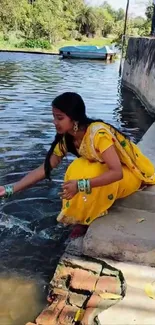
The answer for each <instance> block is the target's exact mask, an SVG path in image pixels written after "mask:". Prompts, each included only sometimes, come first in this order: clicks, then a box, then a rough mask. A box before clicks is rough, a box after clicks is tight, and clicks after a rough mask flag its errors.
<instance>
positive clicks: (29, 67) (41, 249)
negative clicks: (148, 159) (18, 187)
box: [0, 53, 153, 325]
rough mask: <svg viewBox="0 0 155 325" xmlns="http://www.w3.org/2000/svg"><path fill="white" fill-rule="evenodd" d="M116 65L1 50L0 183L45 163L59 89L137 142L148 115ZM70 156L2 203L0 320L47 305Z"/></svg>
mask: <svg viewBox="0 0 155 325" xmlns="http://www.w3.org/2000/svg"><path fill="white" fill-rule="evenodd" d="M118 68H119V62H115V63H112V64H105V63H104V62H97V61H96V62H91V61H75V60H73V61H72V60H70V61H69V60H61V59H60V58H58V57H55V56H49V55H46V56H45V55H33V54H15V53H0V184H1V185H2V184H6V183H12V182H14V181H16V180H19V179H20V178H21V177H22V176H23V175H25V173H27V172H28V171H29V170H32V169H33V168H36V167H37V166H39V165H40V164H41V163H42V162H43V160H44V157H45V154H46V151H47V150H48V148H49V145H50V143H51V141H52V139H53V136H54V133H55V129H54V126H53V125H52V123H51V122H52V115H51V105H50V104H51V101H52V99H53V98H54V97H55V96H56V95H58V94H60V93H62V92H64V91H70V90H71V91H76V92H78V93H80V94H81V95H82V96H83V98H84V100H85V103H86V106H87V113H88V115H90V116H91V117H95V118H103V119H104V120H105V121H107V122H110V123H112V124H114V125H115V126H117V127H118V128H120V129H121V130H122V131H124V132H125V133H126V134H127V135H129V136H131V138H132V140H133V141H135V142H137V141H138V140H139V139H140V138H141V136H142V135H143V134H144V132H146V130H147V129H148V127H149V126H150V125H151V123H152V121H153V118H152V117H151V116H149V115H148V113H147V112H146V110H145V109H144V107H143V106H142V104H141V103H140V102H139V100H138V99H137V98H136V97H135V96H134V95H133V94H132V93H131V92H129V91H128V90H125V89H122V88H121V87H120V85H119V81H118ZM68 160H70V158H68ZM68 160H64V162H63V164H62V165H61V166H60V167H59V168H58V169H57V170H56V171H54V173H53V174H54V175H53V177H54V179H55V181H54V182H52V183H48V182H46V181H44V182H42V183H41V184H38V185H36V186H35V187H34V188H31V189H28V190H26V191H24V192H22V193H19V194H16V195H15V196H14V198H11V199H10V200H2V201H1V205H0V216H1V217H0V242H1V244H0V261H1V263H0V287H1V291H0V323H1V324H4V325H24V324H25V322H26V321H28V320H33V318H34V317H35V316H36V315H37V314H38V313H39V311H40V310H41V309H42V306H43V305H44V304H45V294H44V285H46V284H47V283H48V281H49V279H50V278H51V277H52V275H53V272H54V269H55V266H56V263H57V261H58V259H59V257H60V255H61V254H62V251H63V250H64V241H65V239H66V238H67V236H68V228H64V227H63V226H62V225H57V223H56V216H57V214H58V212H59V210H60V207H61V202H60V200H59V196H58V192H59V190H60V188H59V187H60V183H58V182H57V181H56V180H57V179H58V180H63V175H64V172H65V169H66V166H67V164H68ZM32 306H33V308H32Z"/></svg>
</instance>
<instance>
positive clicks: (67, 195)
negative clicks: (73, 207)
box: [62, 180, 78, 200]
mask: <svg viewBox="0 0 155 325" xmlns="http://www.w3.org/2000/svg"><path fill="white" fill-rule="evenodd" d="M62 189H63V193H62V198H63V199H66V200H71V199H72V198H73V197H74V195H76V194H77V192H78V187H77V181H76V180H73V181H68V182H65V183H64V184H63V185H62Z"/></svg>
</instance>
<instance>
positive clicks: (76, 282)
mask: <svg viewBox="0 0 155 325" xmlns="http://www.w3.org/2000/svg"><path fill="white" fill-rule="evenodd" d="M98 278H99V277H98V276H97V275H94V274H93V273H91V272H89V271H85V270H81V269H76V270H75V271H74V275H73V277H72V279H71V282H70V287H72V288H74V289H81V290H89V291H91V292H92V291H94V289H95V286H96V282H97V280H98Z"/></svg>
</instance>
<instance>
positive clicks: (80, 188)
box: [77, 179, 86, 192]
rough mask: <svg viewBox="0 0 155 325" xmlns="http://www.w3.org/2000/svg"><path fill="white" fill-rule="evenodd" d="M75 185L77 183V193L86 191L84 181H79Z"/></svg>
mask: <svg viewBox="0 0 155 325" xmlns="http://www.w3.org/2000/svg"><path fill="white" fill-rule="evenodd" d="M77 183H78V190H79V192H85V189H86V182H85V179H79V180H78V182H77Z"/></svg>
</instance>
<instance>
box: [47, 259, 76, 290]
mask: <svg viewBox="0 0 155 325" xmlns="http://www.w3.org/2000/svg"><path fill="white" fill-rule="evenodd" d="M73 272H74V269H73V268H71V267H66V266H65V265H59V266H58V267H57V269H56V271H55V274H54V277H53V279H52V281H51V282H50V284H51V285H52V286H53V287H58V288H59V289H63V290H65V289H66V290H67V287H66V281H67V279H68V278H69V276H71V275H72V274H73Z"/></svg>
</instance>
